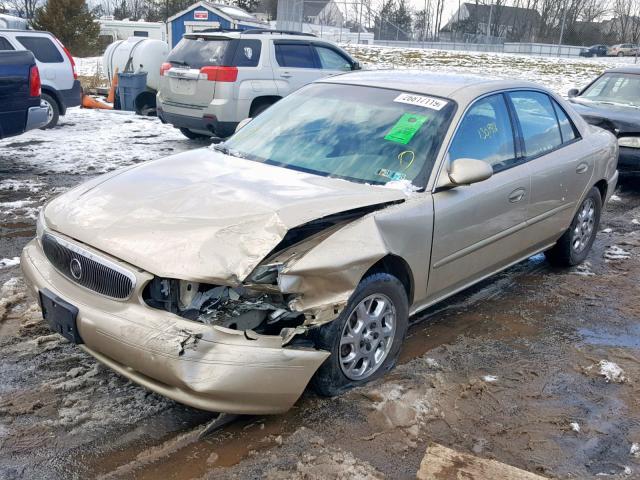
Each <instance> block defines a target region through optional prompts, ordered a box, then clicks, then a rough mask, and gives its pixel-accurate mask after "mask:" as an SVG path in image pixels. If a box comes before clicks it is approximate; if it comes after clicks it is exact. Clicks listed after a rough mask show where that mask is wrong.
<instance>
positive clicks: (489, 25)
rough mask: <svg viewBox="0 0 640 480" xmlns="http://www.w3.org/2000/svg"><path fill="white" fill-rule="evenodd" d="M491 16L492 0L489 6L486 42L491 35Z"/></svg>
mask: <svg viewBox="0 0 640 480" xmlns="http://www.w3.org/2000/svg"><path fill="white" fill-rule="evenodd" d="M492 16H493V2H492V3H491V6H490V7H489V23H488V24H487V43H489V36H490V35H491V17H492Z"/></svg>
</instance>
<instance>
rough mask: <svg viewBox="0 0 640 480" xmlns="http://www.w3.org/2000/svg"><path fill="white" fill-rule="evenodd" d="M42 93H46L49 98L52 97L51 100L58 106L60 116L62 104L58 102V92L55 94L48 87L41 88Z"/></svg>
mask: <svg viewBox="0 0 640 480" xmlns="http://www.w3.org/2000/svg"><path fill="white" fill-rule="evenodd" d="M42 93H46V94H47V95H49V96H50V97H53V99H54V100H55V101H56V103H57V104H58V110H60V114H63V111H62V110H63V108H62V102H61V101H60V97H59V96H58V92H56V91H55V90H53V89H52V88H49V87H44V86H43V87H42Z"/></svg>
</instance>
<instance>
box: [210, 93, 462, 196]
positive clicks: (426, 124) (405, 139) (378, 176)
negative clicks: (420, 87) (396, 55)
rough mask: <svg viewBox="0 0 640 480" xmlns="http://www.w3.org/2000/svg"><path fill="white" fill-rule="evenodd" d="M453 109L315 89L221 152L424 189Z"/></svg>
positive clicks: (286, 102) (282, 104) (408, 98)
mask: <svg viewBox="0 0 640 480" xmlns="http://www.w3.org/2000/svg"><path fill="white" fill-rule="evenodd" d="M424 105H428V106H424ZM454 111H455V104H454V102H453V101H451V100H446V99H440V98H435V97H429V96H426V95H413V94H407V93H403V92H400V91H397V90H388V89H382V88H372V87H361V86H352V85H335V84H322V83H320V84H312V85H308V86H306V87H303V88H302V89H300V90H298V91H297V92H296V93H294V94H292V95H289V96H287V97H285V98H284V99H282V100H280V101H279V102H278V103H276V104H275V105H273V106H272V107H270V108H269V109H268V110H266V111H265V112H264V113H262V114H261V115H259V116H258V117H256V118H255V119H253V120H252V121H251V122H250V123H249V124H247V126H245V127H244V128H243V129H242V130H240V131H239V132H237V133H236V134H235V135H233V136H232V137H231V138H230V139H229V140H227V141H226V142H225V143H224V144H222V145H220V146H217V147H215V148H218V149H221V150H223V151H226V152H228V153H229V154H230V155H235V156H239V157H242V158H246V159H248V160H254V161H258V162H264V163H268V164H271V165H277V166H280V167H284V168H289V169H293V170H299V171H303V172H308V173H312V174H316V175H321V176H325V177H334V178H342V179H346V180H351V181H355V182H360V183H371V184H379V185H382V184H386V183H388V182H390V181H393V180H409V181H412V182H413V183H415V184H416V185H419V186H424V184H425V182H426V178H427V177H428V175H429V174H430V173H431V169H432V168H433V164H434V162H435V158H436V155H437V152H438V150H439V148H440V145H441V142H442V138H443V137H444V135H445V133H446V131H447V128H448V126H449V122H450V119H451V116H452V114H453V112H454Z"/></svg>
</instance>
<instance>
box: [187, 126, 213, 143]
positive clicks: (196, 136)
mask: <svg viewBox="0 0 640 480" xmlns="http://www.w3.org/2000/svg"><path fill="white" fill-rule="evenodd" d="M180 132H181V133H182V134H183V135H184V136H185V137H187V138H188V139H189V140H205V139H208V138H211V137H210V136H209V135H203V134H202V133H196V132H192V131H191V130H189V129H188V128H181V129H180Z"/></svg>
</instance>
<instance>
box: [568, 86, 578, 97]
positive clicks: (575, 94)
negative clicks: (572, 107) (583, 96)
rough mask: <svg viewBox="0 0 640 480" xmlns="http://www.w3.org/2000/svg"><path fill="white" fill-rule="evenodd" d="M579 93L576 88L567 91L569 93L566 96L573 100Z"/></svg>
mask: <svg viewBox="0 0 640 480" xmlns="http://www.w3.org/2000/svg"><path fill="white" fill-rule="evenodd" d="M579 93H580V90H578V89H577V88H572V89H571V90H569V93H568V94H567V95H569V98H573V97H577V96H578V94H579Z"/></svg>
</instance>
